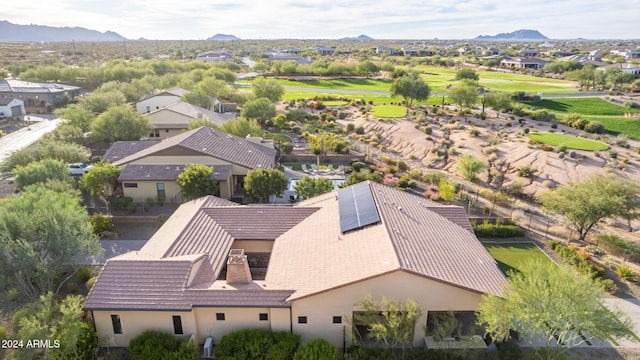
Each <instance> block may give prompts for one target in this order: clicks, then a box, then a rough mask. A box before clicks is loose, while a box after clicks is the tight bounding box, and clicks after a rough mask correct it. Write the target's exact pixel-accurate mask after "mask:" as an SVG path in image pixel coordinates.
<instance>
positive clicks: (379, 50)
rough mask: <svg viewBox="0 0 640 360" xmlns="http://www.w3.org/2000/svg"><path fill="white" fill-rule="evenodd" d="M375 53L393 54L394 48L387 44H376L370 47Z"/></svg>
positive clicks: (394, 52)
mask: <svg viewBox="0 0 640 360" xmlns="http://www.w3.org/2000/svg"><path fill="white" fill-rule="evenodd" d="M372 49H373V51H374V52H375V53H376V55H395V54H396V49H395V48H392V47H387V46H376V47H373V48H372Z"/></svg>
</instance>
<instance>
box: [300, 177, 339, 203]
mask: <svg viewBox="0 0 640 360" xmlns="http://www.w3.org/2000/svg"><path fill="white" fill-rule="evenodd" d="M295 189H296V193H297V194H298V195H300V196H302V197H303V198H305V199H307V198H310V197H314V196H318V195H321V194H324V193H328V192H330V191H331V190H333V182H332V181H331V180H330V179H327V178H323V177H316V178H312V177H311V176H305V177H303V178H302V179H300V180H298V182H296V186H295Z"/></svg>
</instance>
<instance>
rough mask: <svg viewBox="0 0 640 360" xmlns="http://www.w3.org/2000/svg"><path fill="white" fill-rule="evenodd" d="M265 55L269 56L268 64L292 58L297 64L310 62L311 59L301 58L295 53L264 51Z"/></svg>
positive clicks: (311, 61)
mask: <svg viewBox="0 0 640 360" xmlns="http://www.w3.org/2000/svg"><path fill="white" fill-rule="evenodd" d="M264 54H265V55H267V56H268V58H269V64H273V62H274V61H290V60H293V61H295V62H297V63H298V64H301V65H302V64H312V63H313V60H311V59H310V58H303V57H300V56H299V55H297V54H292V53H283V52H265V53H264Z"/></svg>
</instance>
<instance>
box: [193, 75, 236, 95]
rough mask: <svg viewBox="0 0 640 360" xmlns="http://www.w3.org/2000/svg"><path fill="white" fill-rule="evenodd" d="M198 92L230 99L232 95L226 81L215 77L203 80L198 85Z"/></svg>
mask: <svg viewBox="0 0 640 360" xmlns="http://www.w3.org/2000/svg"><path fill="white" fill-rule="evenodd" d="M196 91H197V92H199V93H202V94H206V95H207V96H213V97H218V98H228V97H229V96H230V95H231V92H232V91H231V87H229V85H228V84H227V83H226V82H225V81H224V80H219V79H216V78H213V77H207V78H204V79H202V81H200V82H199V83H198V85H196Z"/></svg>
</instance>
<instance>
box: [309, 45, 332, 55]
mask: <svg viewBox="0 0 640 360" xmlns="http://www.w3.org/2000/svg"><path fill="white" fill-rule="evenodd" d="M309 51H315V52H317V53H318V55H333V53H334V52H335V51H336V48H332V47H326V46H319V47H312V48H309Z"/></svg>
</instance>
